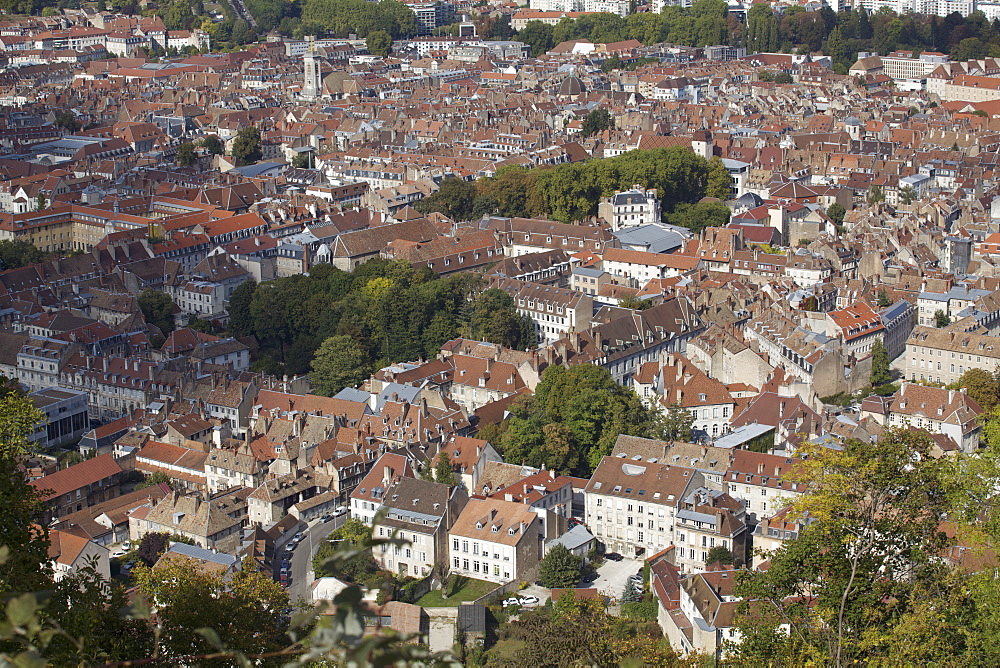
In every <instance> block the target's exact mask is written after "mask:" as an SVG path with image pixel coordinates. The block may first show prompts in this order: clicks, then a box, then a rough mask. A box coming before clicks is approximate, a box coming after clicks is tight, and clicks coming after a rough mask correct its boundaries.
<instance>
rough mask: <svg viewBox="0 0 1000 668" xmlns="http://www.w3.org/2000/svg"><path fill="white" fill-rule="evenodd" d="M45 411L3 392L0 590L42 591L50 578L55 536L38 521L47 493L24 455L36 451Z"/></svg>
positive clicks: (15, 394) (0, 420) (0, 412)
mask: <svg viewBox="0 0 1000 668" xmlns="http://www.w3.org/2000/svg"><path fill="white" fill-rule="evenodd" d="M44 420H45V415H44V414H43V413H42V412H41V411H40V410H38V409H37V408H35V404H34V402H32V401H31V399H28V398H27V397H25V396H23V395H22V394H21V393H20V392H6V393H4V395H3V396H2V397H0V508H3V519H4V521H3V522H0V550H2V549H3V548H6V549H7V550H9V551H8V552H7V555H6V558H5V559H0V594H10V593H13V592H22V591H37V590H41V589H42V588H43V587H44V586H46V585H47V584H48V582H49V554H48V549H49V537H48V531H47V530H46V528H45V527H44V526H41V525H39V524H38V523H37V519H38V516H39V514H40V513H41V512H42V509H43V506H42V502H41V493H40V492H42V491H44V490H37V489H36V488H35V487H32V486H31V485H29V484H28V478H27V476H26V475H25V473H24V469H23V467H22V466H21V465H20V459H21V458H22V457H23V456H24V455H25V454H27V453H29V452H30V450H31V448H30V446H29V443H28V437H29V436H30V435H31V434H32V433H34V431H35V425H37V424H39V423H40V422H43V421H44Z"/></svg>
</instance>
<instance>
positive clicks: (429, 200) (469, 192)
mask: <svg viewBox="0 0 1000 668" xmlns="http://www.w3.org/2000/svg"><path fill="white" fill-rule="evenodd" d="M475 196H476V186H475V185H474V184H473V183H471V182H469V181H466V180H465V179H460V178H457V177H454V176H449V177H447V178H445V179H442V180H441V185H439V186H438V191H437V192H436V193H434V194H433V195H431V196H430V197H425V198H424V199H422V200H420V201H419V202H417V205H416V207H415V208H416V209H417V211H419V212H420V213H431V212H432V211H437V212H438V213H442V214H444V215H445V216H447V217H448V218H451V219H452V220H455V221H465V220H469V219H470V218H472V201H473V199H475Z"/></svg>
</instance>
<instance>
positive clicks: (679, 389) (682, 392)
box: [677, 387, 684, 403]
mask: <svg viewBox="0 0 1000 668" xmlns="http://www.w3.org/2000/svg"><path fill="white" fill-rule="evenodd" d="M683 397H684V390H682V389H681V388H679V387H678V388H677V403H680V402H681V399H682V398H683Z"/></svg>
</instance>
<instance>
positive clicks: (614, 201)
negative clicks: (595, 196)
mask: <svg viewBox="0 0 1000 668" xmlns="http://www.w3.org/2000/svg"><path fill="white" fill-rule="evenodd" d="M559 1H561V0H559ZM597 215H598V216H600V217H601V218H603V219H604V220H606V221H608V222H609V223H611V229H612V230H614V231H618V230H620V229H622V228H624V227H638V226H640V225H652V224H659V223H660V222H662V221H661V217H660V199H659V198H658V197H657V196H656V188H649V189H646V188H643V187H642V186H639V185H635V186H632V189H631V190H626V191H624V192H623V191H618V190H616V191H615V194H614V195H612V196H611V197H608V198H606V199H604V200H602V201H601V204H600V205H599V206H598V210H597Z"/></svg>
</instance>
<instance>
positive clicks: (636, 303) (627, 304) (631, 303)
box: [618, 295, 653, 311]
mask: <svg viewBox="0 0 1000 668" xmlns="http://www.w3.org/2000/svg"><path fill="white" fill-rule="evenodd" d="M618 306H620V307H622V308H628V309H632V310H634V311H645V310H646V309H648V308H653V301H652V300H651V299H639V298H638V297H636V296H635V295H629V296H628V297H624V298H622V299H619V300H618Z"/></svg>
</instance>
